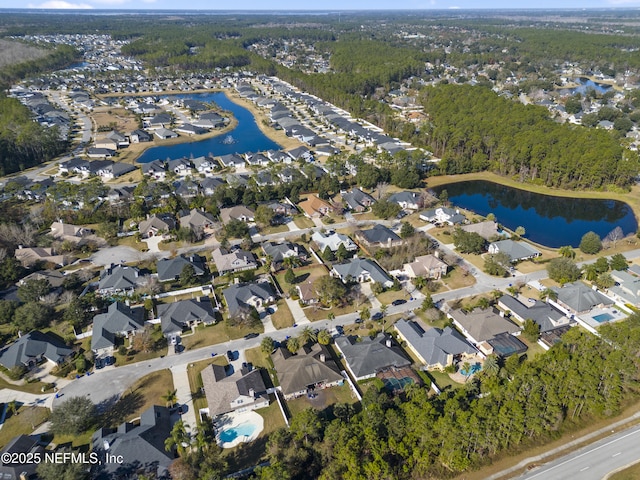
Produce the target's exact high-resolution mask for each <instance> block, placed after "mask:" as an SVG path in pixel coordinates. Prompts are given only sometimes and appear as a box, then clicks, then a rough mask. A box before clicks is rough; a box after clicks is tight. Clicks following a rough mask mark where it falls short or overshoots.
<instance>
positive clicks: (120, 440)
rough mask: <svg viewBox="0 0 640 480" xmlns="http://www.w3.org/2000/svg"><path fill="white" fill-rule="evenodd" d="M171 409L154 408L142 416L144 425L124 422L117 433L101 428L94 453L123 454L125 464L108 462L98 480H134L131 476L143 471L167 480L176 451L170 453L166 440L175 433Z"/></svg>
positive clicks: (93, 438) (92, 440)
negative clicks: (172, 431) (115, 479)
mask: <svg viewBox="0 0 640 480" xmlns="http://www.w3.org/2000/svg"><path fill="white" fill-rule="evenodd" d="M171 426H172V424H171V417H170V414H169V409H167V408H166V407H159V406H157V405H154V406H152V407H149V409H148V410H145V411H144V412H143V413H142V415H140V424H139V425H134V424H132V423H128V422H126V423H123V424H121V425H120V426H119V427H118V429H117V430H115V429H110V428H101V429H99V430H98V431H96V432H95V433H94V434H93V436H92V438H91V442H92V445H93V451H95V452H99V453H98V454H99V455H100V454H102V455H104V452H105V450H108V452H109V454H112V455H122V458H123V459H124V462H125V463H124V464H123V465H120V464H119V463H115V462H113V463H104V464H103V465H102V467H103V468H102V469H101V471H100V473H97V474H96V475H97V476H95V477H92V478H96V479H103V478H104V479H110V478H115V477H119V475H118V473H120V474H122V475H123V477H126V478H133V477H132V476H131V475H133V474H134V472H136V471H137V470H139V469H141V468H143V469H144V470H146V471H150V472H153V473H155V474H156V475H157V477H158V478H167V474H168V468H169V465H170V464H171V463H172V462H173V460H174V456H173V453H172V452H167V450H166V449H165V446H164V442H165V440H166V439H167V438H168V437H169V435H170V434H171Z"/></svg>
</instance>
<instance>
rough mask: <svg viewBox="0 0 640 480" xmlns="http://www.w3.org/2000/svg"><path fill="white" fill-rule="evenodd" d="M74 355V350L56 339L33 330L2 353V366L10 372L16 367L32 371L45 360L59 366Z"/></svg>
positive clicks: (0, 359) (0, 354)
mask: <svg viewBox="0 0 640 480" xmlns="http://www.w3.org/2000/svg"><path fill="white" fill-rule="evenodd" d="M72 354H73V350H72V349H71V348H69V347H67V346H66V345H65V344H64V343H63V342H61V341H60V340H58V339H57V338H56V337H53V336H51V335H49V334H46V333H42V332H40V331H38V330H33V331H31V332H29V333H27V334H26V335H22V336H21V337H19V338H18V339H17V340H16V341H15V342H13V343H12V344H10V345H8V346H6V347H5V348H3V349H2V351H0V365H2V366H3V367H4V368H6V369H9V370H11V369H12V368H14V367H26V368H27V369H29V370H30V369H32V368H33V367H35V366H36V365H37V364H38V363H40V362H42V361H44V360H46V361H48V362H51V363H52V364H54V365H59V364H61V363H63V362H64V361H65V360H68V359H69V358H71V355H72Z"/></svg>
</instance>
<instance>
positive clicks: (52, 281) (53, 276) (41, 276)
mask: <svg viewBox="0 0 640 480" xmlns="http://www.w3.org/2000/svg"><path fill="white" fill-rule="evenodd" d="M65 278H66V276H65V274H64V272H62V271H60V270H40V271H38V272H33V273H30V274H29V275H27V276H26V277H23V278H21V279H20V280H18V282H17V283H16V285H18V286H21V285H25V284H26V283H28V282H30V281H31V280H46V281H47V282H49V285H50V287H51V290H53V291H57V290H61V288H60V287H62V285H63V284H64V280H65Z"/></svg>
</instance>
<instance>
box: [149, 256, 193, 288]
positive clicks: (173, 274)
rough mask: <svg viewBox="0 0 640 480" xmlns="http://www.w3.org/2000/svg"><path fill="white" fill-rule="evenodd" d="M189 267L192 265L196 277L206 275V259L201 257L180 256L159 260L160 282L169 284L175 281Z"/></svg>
mask: <svg viewBox="0 0 640 480" xmlns="http://www.w3.org/2000/svg"><path fill="white" fill-rule="evenodd" d="M187 265H192V266H193V269H194V270H195V274H196V275H204V273H205V259H204V258H203V257H201V256H199V255H191V256H189V257H185V256H184V255H179V256H177V257H175V258H163V259H162V260H158V263H157V265H156V266H157V270H158V280H160V281H161V282H167V281H170V280H175V279H176V278H178V277H179V276H180V274H181V273H182V269H183V268H184V267H186V266H187Z"/></svg>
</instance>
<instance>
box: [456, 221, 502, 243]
mask: <svg viewBox="0 0 640 480" xmlns="http://www.w3.org/2000/svg"><path fill="white" fill-rule="evenodd" d="M460 228H461V229H462V230H463V231H465V232H472V233H477V234H478V235H480V236H481V237H482V238H484V239H485V240H487V241H488V242H491V241H494V240H495V239H496V238H498V237H499V236H500V235H501V234H502V231H501V230H499V229H498V224H497V223H496V222H494V221H493V220H488V221H486V222H478V223H470V224H468V225H462V226H461V227H460Z"/></svg>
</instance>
